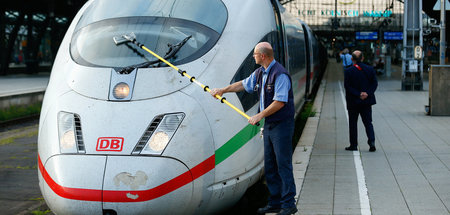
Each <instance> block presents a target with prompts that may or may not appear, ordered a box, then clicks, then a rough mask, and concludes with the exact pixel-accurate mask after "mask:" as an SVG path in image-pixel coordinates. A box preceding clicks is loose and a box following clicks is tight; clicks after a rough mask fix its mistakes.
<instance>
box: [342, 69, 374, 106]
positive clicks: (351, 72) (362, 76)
mask: <svg viewBox="0 0 450 215" xmlns="http://www.w3.org/2000/svg"><path fill="white" fill-rule="evenodd" d="M357 65H358V66H355V65H353V66H351V67H350V68H347V69H345V70H344V87H345V98H346V100H347V109H351V108H357V107H358V106H360V105H374V104H376V103H377V101H376V99H375V90H376V89H377V87H378V81H377V76H376V73H375V71H374V70H373V68H372V67H371V66H368V65H366V64H364V63H357ZM358 67H359V68H360V69H361V70H359V69H358ZM361 92H366V93H367V94H368V95H369V96H368V97H367V98H366V99H365V100H362V99H361V98H360V95H361Z"/></svg>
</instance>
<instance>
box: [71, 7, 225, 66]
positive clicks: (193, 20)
mask: <svg viewBox="0 0 450 215" xmlns="http://www.w3.org/2000/svg"><path fill="white" fill-rule="evenodd" d="M227 19H228V12H227V9H226V7H225V5H224V4H223V2H222V1H221V0H208V1H203V0H189V1H180V0H154V1H147V0H129V1H127V2H126V4H124V3H123V1H121V0H95V1H93V2H92V3H91V5H90V6H89V7H88V8H87V9H86V11H85V12H84V13H83V16H82V17H81V18H80V20H79V21H78V23H77V25H76V27H75V30H74V34H73V36H72V40H71V43H70V44H71V45H70V53H71V56H72V59H73V60H74V61H75V62H76V63H78V64H80V65H84V66H93V67H119V68H120V67H126V66H130V65H138V64H142V63H146V62H153V61H157V58H156V57H154V56H152V55H151V54H149V53H147V52H146V51H144V50H142V49H140V48H138V47H136V46H134V45H133V44H131V43H125V44H121V45H116V44H115V43H114V41H113V38H114V37H120V36H121V35H127V34H130V33H134V34H135V35H136V40H137V41H138V42H140V43H142V44H143V45H144V46H145V47H147V48H148V49H150V50H152V51H153V52H155V53H157V54H158V55H160V56H161V57H164V55H165V54H166V53H168V51H169V47H168V45H169V44H171V45H175V44H179V43H180V42H181V41H183V40H185V39H186V40H187V42H186V43H184V45H183V46H182V47H181V48H180V49H179V51H178V52H177V53H176V54H174V55H173V56H171V57H170V58H168V59H167V60H168V61H169V62H171V63H172V64H175V65H179V64H183V63H188V62H190V61H193V60H195V59H198V58H199V57H201V56H203V55H204V54H205V53H206V52H208V51H209V50H210V49H211V48H212V47H213V46H214V45H215V44H216V42H217V40H218V39H219V37H220V35H221V34H222V32H223V29H224V28H225V25H226V22H227ZM154 66H166V65H165V64H155V65H154Z"/></svg>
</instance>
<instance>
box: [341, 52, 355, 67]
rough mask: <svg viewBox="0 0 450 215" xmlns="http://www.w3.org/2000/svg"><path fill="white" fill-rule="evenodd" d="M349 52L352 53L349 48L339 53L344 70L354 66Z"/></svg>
mask: <svg viewBox="0 0 450 215" xmlns="http://www.w3.org/2000/svg"><path fill="white" fill-rule="evenodd" d="M349 52H350V51H349V50H348V49H347V48H345V49H344V50H342V51H341V52H339V56H340V57H341V60H342V66H343V67H344V69H347V68H349V67H351V66H352V65H353V61H352V56H351V55H350V53H349Z"/></svg>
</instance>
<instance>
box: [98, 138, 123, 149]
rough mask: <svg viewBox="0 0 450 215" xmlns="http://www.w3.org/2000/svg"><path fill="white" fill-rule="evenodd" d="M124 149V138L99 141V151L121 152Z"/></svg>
mask: <svg viewBox="0 0 450 215" xmlns="http://www.w3.org/2000/svg"><path fill="white" fill-rule="evenodd" d="M122 148H123V137H99V138H98V140H97V151H116V152H120V151H122Z"/></svg>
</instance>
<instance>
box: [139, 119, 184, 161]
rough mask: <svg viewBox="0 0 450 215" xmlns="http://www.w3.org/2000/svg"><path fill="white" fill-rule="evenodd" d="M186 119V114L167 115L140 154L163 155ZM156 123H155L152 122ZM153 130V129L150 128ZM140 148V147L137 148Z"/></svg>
mask: <svg viewBox="0 0 450 215" xmlns="http://www.w3.org/2000/svg"><path fill="white" fill-rule="evenodd" d="M183 119H184V113H174V114H166V115H164V117H163V118H162V119H161V121H160V122H159V123H158V126H157V127H156V129H155V130H154V131H153V132H152V135H151V137H150V138H149V139H148V141H147V143H146V144H145V146H144V147H143V148H142V151H141V153H140V154H151V155H155V154H156V155H161V153H162V152H163V151H164V149H165V148H166V146H167V145H168V144H169V142H170V140H171V139H172V137H173V135H174V134H175V132H176V131H177V129H178V127H179V126H180V124H181V122H182V121H183ZM152 123H154V122H152ZM150 128H151V127H150ZM136 148H139V147H136Z"/></svg>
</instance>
